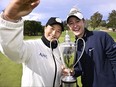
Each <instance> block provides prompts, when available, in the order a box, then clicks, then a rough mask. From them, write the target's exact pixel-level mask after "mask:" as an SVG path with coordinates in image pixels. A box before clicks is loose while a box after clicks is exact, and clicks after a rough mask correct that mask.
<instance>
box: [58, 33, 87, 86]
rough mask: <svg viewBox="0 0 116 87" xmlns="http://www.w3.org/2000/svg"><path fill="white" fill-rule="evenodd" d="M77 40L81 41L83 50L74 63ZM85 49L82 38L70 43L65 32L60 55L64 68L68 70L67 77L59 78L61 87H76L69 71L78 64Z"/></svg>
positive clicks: (74, 79) (75, 81)
mask: <svg viewBox="0 0 116 87" xmlns="http://www.w3.org/2000/svg"><path fill="white" fill-rule="evenodd" d="M78 40H82V41H83V44H84V45H83V50H82V53H81V55H80V57H79V58H78V59H77V61H75V55H76V52H77V44H78ZM84 49H85V41H84V40H83V39H82V38H79V39H77V41H76V43H73V42H71V41H70V36H69V35H68V31H66V35H65V41H64V42H63V43H61V44H60V53H61V55H62V59H63V61H64V65H65V67H66V68H67V69H68V75H66V76H63V77H62V78H61V82H62V87H76V86H77V80H76V78H74V77H73V76H72V75H71V71H73V69H74V66H75V65H76V64H77V63H78V61H79V60H80V58H81V57H82V54H83V52H84Z"/></svg>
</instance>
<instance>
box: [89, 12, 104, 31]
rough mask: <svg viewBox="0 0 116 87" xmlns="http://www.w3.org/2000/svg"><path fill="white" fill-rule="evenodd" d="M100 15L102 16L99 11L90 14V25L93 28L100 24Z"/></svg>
mask: <svg viewBox="0 0 116 87" xmlns="http://www.w3.org/2000/svg"><path fill="white" fill-rule="evenodd" d="M102 17H103V16H102V14H100V13H99V12H96V13H94V14H93V15H92V16H91V18H90V22H91V24H90V25H91V27H92V28H93V29H95V28H96V27H98V26H99V25H100V22H101V21H102Z"/></svg>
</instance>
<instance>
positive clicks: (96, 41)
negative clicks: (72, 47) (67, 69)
mask: <svg viewBox="0 0 116 87" xmlns="http://www.w3.org/2000/svg"><path fill="white" fill-rule="evenodd" d="M83 39H84V40H85V51H84V54H83V56H82V58H81V59H80V62H79V63H78V64H77V65H76V66H75V75H74V76H76V77H77V76H79V75H80V74H81V80H82V84H83V87H116V43H115V42H114V40H113V39H112V37H111V36H110V35H108V34H107V33H106V32H102V31H88V30H87V29H85V35H84V37H83ZM82 47H83V44H82V41H79V43H78V52H77V55H78V56H80V53H81V51H82ZM76 58H78V57H76Z"/></svg>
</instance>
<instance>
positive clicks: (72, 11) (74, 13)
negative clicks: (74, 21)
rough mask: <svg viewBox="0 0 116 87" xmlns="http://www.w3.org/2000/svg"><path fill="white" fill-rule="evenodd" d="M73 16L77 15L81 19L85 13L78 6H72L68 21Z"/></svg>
mask: <svg viewBox="0 0 116 87" xmlns="http://www.w3.org/2000/svg"><path fill="white" fill-rule="evenodd" d="M72 16H75V17H77V18H79V19H80V20H81V19H83V18H84V17H83V14H82V13H81V12H80V11H79V10H78V9H77V8H76V7H73V8H71V10H70V12H69V14H68V16H67V20H66V21H67V22H68V19H69V18H70V17H72Z"/></svg>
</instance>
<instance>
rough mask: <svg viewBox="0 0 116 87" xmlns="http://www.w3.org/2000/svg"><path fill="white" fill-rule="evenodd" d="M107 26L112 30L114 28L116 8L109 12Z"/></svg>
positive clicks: (115, 28)
mask: <svg viewBox="0 0 116 87" xmlns="http://www.w3.org/2000/svg"><path fill="white" fill-rule="evenodd" d="M107 27H111V28H112V29H113V31H115V30H116V10H112V12H111V13H109V17H108V23H107Z"/></svg>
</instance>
